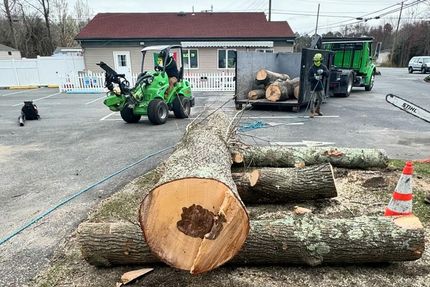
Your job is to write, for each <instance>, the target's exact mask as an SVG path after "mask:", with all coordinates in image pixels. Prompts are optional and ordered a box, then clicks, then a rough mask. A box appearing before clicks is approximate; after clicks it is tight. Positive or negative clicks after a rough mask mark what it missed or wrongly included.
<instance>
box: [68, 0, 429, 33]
mask: <svg viewBox="0 0 430 287" xmlns="http://www.w3.org/2000/svg"><path fill="white" fill-rule="evenodd" d="M400 2H401V0H398V1H393V0H391V1H390V0H325V1H315V0H298V1H293V0H272V20H274V21H288V22H289V24H290V26H291V28H292V29H293V31H294V32H299V33H311V32H312V33H313V31H314V30H315V26H316V16H315V15H316V13H317V9H318V3H321V8H320V20H319V25H318V26H319V29H318V32H320V33H324V32H327V31H329V30H332V31H337V30H343V29H345V24H353V23H356V22H358V20H356V19H355V18H357V17H363V18H370V19H369V20H368V21H366V24H367V25H378V24H384V23H386V22H388V23H391V24H394V25H395V24H396V22H397V17H398V16H399V12H398V11H396V10H399V9H400ZM416 2H420V0H408V1H404V5H405V7H407V6H409V5H411V7H409V8H406V9H405V10H404V13H403V18H404V21H411V19H412V18H414V17H415V18H425V19H429V20H430V6H429V4H428V3H425V4H423V3H422V4H419V3H418V5H414V4H415V3H416ZM421 2H430V1H423V0H421ZM88 4H89V6H90V8H91V10H92V12H93V14H94V15H95V14H97V13H100V12H179V11H185V12H190V11H192V9H193V7H194V11H196V12H200V11H202V10H211V9H212V8H213V11H214V12H239V11H242V12H251V11H259V12H265V13H266V14H268V8H269V0H183V1H179V0H161V1H154V0H151V1H147V0H146V1H145V0H121V1H119V0H103V1H96V0H88ZM71 6H72V5H71ZM383 14H387V15H384V16H383V17H381V19H380V20H376V19H373V18H374V17H377V16H380V15H383Z"/></svg>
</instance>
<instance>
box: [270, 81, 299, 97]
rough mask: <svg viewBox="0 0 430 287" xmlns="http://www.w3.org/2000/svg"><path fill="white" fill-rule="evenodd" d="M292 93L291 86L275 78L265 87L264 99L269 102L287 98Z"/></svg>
mask: <svg viewBox="0 0 430 287" xmlns="http://www.w3.org/2000/svg"><path fill="white" fill-rule="evenodd" d="M292 94H293V87H292V86H291V85H290V84H289V83H288V82H287V81H282V80H277V81H275V82H274V83H273V84H270V85H269V86H268V87H267V89H266V99H267V100H269V101H271V102H277V101H285V100H288V98H289V96H290V95H292Z"/></svg>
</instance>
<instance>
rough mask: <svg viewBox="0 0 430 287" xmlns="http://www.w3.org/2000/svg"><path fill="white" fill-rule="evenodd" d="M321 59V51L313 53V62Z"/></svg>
mask: <svg viewBox="0 0 430 287" xmlns="http://www.w3.org/2000/svg"><path fill="white" fill-rule="evenodd" d="M322 59H323V56H322V54H321V53H316V54H315V55H314V62H321V61H322Z"/></svg>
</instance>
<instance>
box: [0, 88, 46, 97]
mask: <svg viewBox="0 0 430 287" xmlns="http://www.w3.org/2000/svg"><path fill="white" fill-rule="evenodd" d="M40 89H41V88H37V89H31V90H25V91H19V92H13V93H9V94H4V95H0V97H6V96H12V95H17V94H22V93H30V92H33V91H37V90H40Z"/></svg>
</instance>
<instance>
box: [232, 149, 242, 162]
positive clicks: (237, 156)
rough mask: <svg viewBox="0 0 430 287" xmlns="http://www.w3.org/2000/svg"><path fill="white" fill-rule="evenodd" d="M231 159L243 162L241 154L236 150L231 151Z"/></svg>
mask: <svg viewBox="0 0 430 287" xmlns="http://www.w3.org/2000/svg"><path fill="white" fill-rule="evenodd" d="M231 159H232V161H233V163H242V162H243V154H242V153H240V152H238V151H233V152H232V153H231Z"/></svg>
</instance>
